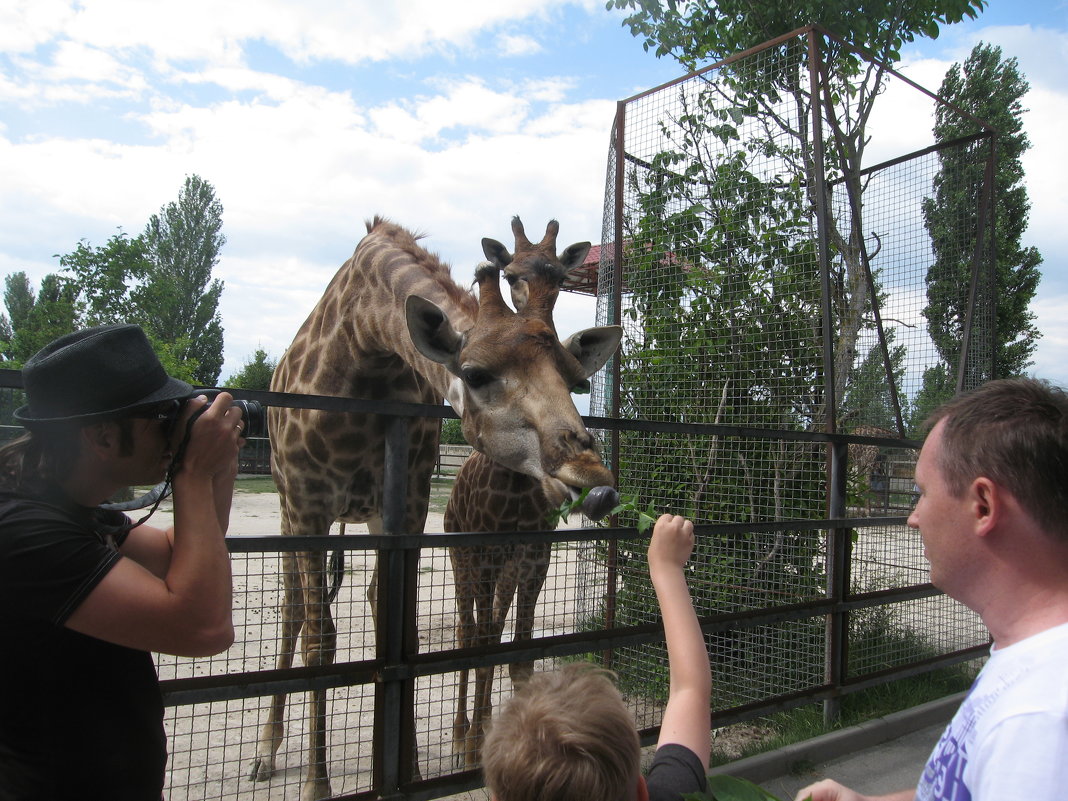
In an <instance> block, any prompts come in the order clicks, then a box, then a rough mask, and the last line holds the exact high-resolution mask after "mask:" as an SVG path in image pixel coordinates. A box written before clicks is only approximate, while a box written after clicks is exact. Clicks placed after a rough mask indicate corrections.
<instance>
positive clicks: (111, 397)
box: [0, 325, 243, 801]
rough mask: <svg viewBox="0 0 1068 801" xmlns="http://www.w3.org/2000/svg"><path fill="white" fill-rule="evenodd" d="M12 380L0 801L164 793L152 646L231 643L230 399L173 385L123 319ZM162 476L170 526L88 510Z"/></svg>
mask: <svg viewBox="0 0 1068 801" xmlns="http://www.w3.org/2000/svg"><path fill="white" fill-rule="evenodd" d="M22 376H23V384H24V388H25V391H26V398H27V403H26V405H24V406H22V407H20V408H19V409H18V410H17V411H16V412H15V418H16V419H17V420H18V421H19V422H20V423H21V424H22V425H23V426H24V427H25V428H26V429H27V433H26V434H24V435H23V436H22V437H21V438H19V439H18V440H16V441H14V442H13V443H10V444H8V445H6V446H4V447H3V448H2V449H0V643H2V644H0V687H3V688H4V689H3V692H2V693H0V801H8V799H11V800H12V801H31V800H32V801H60V799H73V798H78V799H107V801H126V800H128V801H159V799H160V798H161V797H162V790H163V780H164V768H165V765H166V758H167V752H166V736H165V734H164V731H163V708H162V702H161V698H160V692H159V684H158V680H157V677H156V672H155V667H154V665H153V662H152V657H151V655H150V652H160V653H167V654H176V655H180V656H204V655H209V654H215V653H220V652H222V651H224V650H226V649H227V648H228V647H229V646H230V644H231V643H232V642H233V637H234V630H233V622H232V585H231V575H230V559H229V554H228V552H227V549H226V544H225V541H224V535H225V533H226V528H227V525H228V522H229V514H230V504H231V501H232V496H233V487H234V478H235V476H236V474H237V454H238V450H239V448H240V446H241V443H242V434H243V423H242V416H241V409H240V408H238V407H236V406H234V405H232V400H233V399H232V398H231V396H230V395H229V394H227V393H220V394H219V395H217V396H216V397H215V398H214V399H213V400H212V401H211V402H210V404H209V402H208V400H207V398H206V397H205V396H203V395H201V396H194V394H193V391H192V387H191V386H190V385H189V384H187V383H185V382H184V381H179V380H177V379H174V378H170V377H169V376H168V375H167V374H166V372H165V371H164V369H163V366H162V365H161V364H160V362H159V359H158V358H157V357H156V355H155V353H154V352H153V350H152V347H151V345H150V343H149V341H148V339H147V337H146V336H145V334H144V332H143V331H142V330H141V329H140V328H139V327H138V326H134V325H117V326H102V327H97V328H90V329H87V330H83V331H77V332H75V333H73V334H68V335H66V336H63V337H60V338H59V339H57V340H55V341H54V342H52V343H51V344H49V345H47V346H46V347H44V348H43V349H42V350H41V351H40V352H39V353H37V354H36V355H34V356H33V357H32V358H31V359H30V360H29V361H28V362H27V363H26V365H25V367H24V368H23V371H22ZM176 455H177V457H176ZM165 478H166V479H168V480H169V482H170V484H171V486H173V490H174V525H173V526H172V527H171V528H169V529H167V530H162V529H160V528H155V527H153V526H150V525H147V524H145V522H144V518H143V519H142V520H141V521H139V522H137V523H135V522H133V521H131V520H130V519H129V518H128V517H127V516H126V515H125V514H123V513H122V512H120V511H116V510H114V509H108V508H102V506H101V505H102V504H104V502H105V501H107V499H108V498H110V497H112V496H113V495H114V494H115V492H116V491H118V490H120V489H122V488H124V487H127V486H136V485H147V484H155V483H158V482H161V481H163V480H164V479H165Z"/></svg>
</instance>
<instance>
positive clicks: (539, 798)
mask: <svg viewBox="0 0 1068 801" xmlns="http://www.w3.org/2000/svg"><path fill="white" fill-rule="evenodd" d="M612 678H613V674H612V673H611V672H610V671H607V670H603V669H601V668H598V667H597V666H595V665H592V664H589V663H586V662H579V663H574V664H570V665H567V666H565V667H563V668H561V669H560V670H555V671H551V672H545V673H536V674H535V675H534V676H533V677H532V678H531V679H530V681H529V682H528V683H527V685H526V686H525V687H523V688H522V689H521V690H519V691H518V692H517V693H516V695H514V696H513V697H512V698H511V699H510V700H509V701H507V702H506V703H505V704H504V706H503V707H502V708H501V711H500V712H499V713H498V715H497V718H496V720H494V722H493V724H492V725H491V727H490V729H489V733H488V734H487V735H486V741H485V744H484V745H483V747H482V770H483V773H484V775H485V779H486V786H487V787H488V788H489V790H490V792H491V793H492V794H493V796H494V798H496V799H497V801H623V800H624V799H627V798H630V797H631V796H632V793H633V792H634V788H635V787H636V786H637V781H638V775H639V769H640V762H641V748H640V745H639V743H638V730H637V728H636V727H635V725H634V717H633V715H632V714H631V713H630V710H629V709H627V706H626V704H624V703H623V697H622V696H621V695H620V694H619V690H617V689H616V686H615V684H614V683H613V681H612Z"/></svg>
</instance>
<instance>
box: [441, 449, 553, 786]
mask: <svg viewBox="0 0 1068 801" xmlns="http://www.w3.org/2000/svg"><path fill="white" fill-rule="evenodd" d="M555 508H556V507H555V506H553V505H552V504H550V503H549V501H548V499H547V498H546V497H545V493H544V492H542V489H541V486H540V485H539V484H538V483H537V482H536V481H533V480H532V479H531V478H530V477H529V476H526V475H523V474H522V473H517V472H515V471H514V470H509V469H507V468H505V467H502V466H501V465H499V464H497V463H495V462H493V461H492V460H491V459H489V458H488V457H486V456H485V455H484V454H481V453H478V452H477V451H476V452H475V453H473V454H471V456H470V458H468V460H467V461H466V462H465V463H464V465H463V467H462V468H461V469H460V472H459V473H458V474H457V476H456V483H455V485H454V486H453V491H452V494H451V495H450V496H449V503H448V505H447V506H446V508H445V530H446V531H457V532H472V531H498V532H508V531H544V530H546V529H548V528H549V527H550V526H549V523H548V522H547V516H548V515H549V513H550V512H552V511H553V510H554V509H555ZM551 552H552V545H551V543H514V542H509V541H508V539H507V538H506V537H502V539H501V542H500V543H499V544H494V545H478V546H472V547H464V548H450V549H449V559H450V561H451V562H452V571H453V582H454V585H455V588H456V645H457V647H458V648H471V647H475V646H482V645H493V644H496V643H499V642H500V641H501V636H502V634H503V633H504V625H505V620H506V618H507V617H508V610H509V608H510V607H511V605H512V601H513V598H514V600H515V621H514V629H513V631H514V633H513V637H512V641H513V642H522V641H524V640H529V639H530V637H531V632H532V631H533V628H534V609H535V606H536V605H537V601H538V596H539V595H540V594H541V590H542V587H543V586H544V584H545V576H546V575H547V573H548V571H549V558H550V555H551ZM532 671H533V664H532V663H530V662H513V663H512V664H511V665H509V675H510V676H511V679H512V686H513V688H515V687H518V686H519V685H521V684H522V683H523V682H525V681H526V680H527V679H528V678H530V674H531V673H532ZM493 673H494V667H493V666H483V667H479V668H476V669H475V691H474V695H473V697H472V699H471V717H470V718H468V714H467V707H468V685H469V680H470V677H469V674H468V671H467V670H466V669H465V670H461V671H460V676H459V690H458V695H457V699H456V713H455V716H454V718H453V727H452V742H453V760H454V762H455V763H456V765H457V767H463V768H466V769H474V768H476V767H477V766H478V765H479V764H480V762H481V758H480V757H481V752H482V740H483V737H484V730H485V725H486V723H487V721H488V720H489V717H490V712H491V710H492V702H491V700H490V694H491V693H492V691H493Z"/></svg>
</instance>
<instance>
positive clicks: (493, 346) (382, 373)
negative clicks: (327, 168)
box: [251, 217, 622, 801]
mask: <svg viewBox="0 0 1068 801" xmlns="http://www.w3.org/2000/svg"><path fill="white" fill-rule="evenodd" d="M517 223H518V218H516V220H515V221H513V230H515V228H516V224H517ZM518 225H519V230H522V226H521V223H518ZM416 240H417V237H416V236H415V235H414V234H412V233H411V232H410V231H407V230H405V229H404V228H401V227H400V226H398V225H395V224H394V223H392V222H389V221H387V220H384V219H381V218H377V217H376V218H375V219H374V221H373V222H371V223H369V224H368V234H367V236H365V237H364V238H363V239H362V240H361V241H360V243H359V244H358V245H357V247H356V250H355V252H354V253H353V255H352V257H351V258H350V259H349V260H348V261H346V262H345V263H344V264H343V265H342V266H341V268H340V269H339V270H338V272H337V274H336V275H335V276H334V278H333V280H332V281H331V282H330V284H329V285H328V286H327V289H326V291H325V292H324V294H323V297H322V298H321V299H320V301H319V302H318V304H317V305H316V306H315V308H314V309H313V310H312V312H311V314H310V315H309V317H308V319H307V320H306V321H305V323H304V325H302V326H301V328H300V330H299V331H298V332H297V335H296V337H295V338H294V340H293V343H292V345H291V346H290V348H289V349H288V350H287V351H286V353H285V354H284V355H283V356H282V358H281V359H280V360H279V364H278V367H277V369H276V370H275V374H274V378H273V380H272V382H271V389H272V390H273V391H276V392H292V393H302V394H316V395H335V396H343V397H357V398H366V399H372V400H382V401H389V400H395V401H408V402H416V403H431V404H433V403H441V402H442V399H443V398H448V399H449V402H450V404H451V405H452V407H453V409H454V410H455V411H456V412H457V414H458V415H459V416H460V418H461V422H462V428H463V431H464V436H465V437H466V438H467V440H468V442H470V443H471V444H472V445H474V447H475V448H476V449H477V450H479V451H482V452H484V453H486V454H487V455H489V456H490V457H491V458H492V459H493V460H494V461H495V462H496V463H498V464H500V465H502V466H507V467H508V468H509V469H510V470H513V471H516V472H519V473H522V474H524V475H526V476H529V477H530V479H531V480H532V481H533V482H535V483H536V484H537V485H538V486H539V487H540V488H541V491H542V493H543V494H544V495H545V497H546V498H547V499H550V500H554V501H555V503H557V504H559V503H560V502H561V501H562V500H563V499H564V498H565V497H567V496H568V495H569V494H571V493H572V492H573V491H574V490H573V489H572V488H576V487H586V486H594V485H597V484H603V483H606V482H608V481H610V480H611V473H610V472H609V471H608V470H607V469H606V468H605V467H604V465H603V464H602V463H601V460H600V456H599V453H598V452H597V447H596V442H595V440H594V438H593V437H592V435H590V433H589V432H588V431H587V430H586V428H585V426H584V425H583V423H582V419H581V417H580V415H579V414H578V411H577V410H576V409H575V407H574V403H573V402H572V401H571V397H570V388H571V387H573V386H576V385H579V384H581V383H582V382H583V381H585V379H586V378H587V377H588V376H589V375H591V374H592V373H593V372H595V371H596V370H598V369H600V367H601V366H603V364H604V362H605V361H606V360H607V359H608V357H609V356H610V355H611V353H612V352H614V350H615V348H616V347H617V346H618V343H619V339H620V337H621V335H622V331H621V330H619V329H618V328H616V327H608V328H600V329H587V330H586V331H583V332H579V334H576V335H575V336H573V337H572V338H570V339H569V340H568V342H567V343H561V342H560V341H559V340H558V339H557V338H556V334H555V330H554V329H553V328H552V326H551V323H546V322H545V320H544V319H543V317H542V316H539V315H536V314H533V313H530V314H517V313H516V312H513V311H512V310H511V309H509V308H508V307H507V305H506V304H505V303H504V301H503V298H502V297H501V294H500V284H499V272H500V269H501V268H502V267H504V266H505V265H507V264H509V263H510V262H511V261H512V258H513V257H512V256H511V254H509V253H508V252H507V250H506V249H505V248H504V246H503V245H501V244H500V243H498V242H496V241H495V240H490V239H486V240H483V249H484V250H485V251H486V254H487V256H488V257H489V258H490V259H491V260H492V263H489V264H486V265H483V266H481V267H480V268H479V270H478V271H477V273H476V283H477V284H478V287H479V294H478V296H477V297H476V296H475V295H474V294H472V293H471V292H470V291H468V290H465V289H463V288H461V287H459V286H458V285H457V284H456V283H455V282H454V281H453V280H452V277H451V275H450V271H449V268H448V267H447V266H446V265H445V264H443V263H442V262H441V261H440V260H439V259H438V258H437V257H435V256H433V255H431V254H430V253H428V252H427V251H425V250H424V249H423V248H422V247H420V246H419V244H418V243H417V241H416ZM546 244H548V246H549V247H548V248H546V247H542V246H544V245H546ZM539 247H541V250H540V251H538V252H537V253H536V254H528V256H530V257H533V256H535V255H536V256H537V258H538V259H540V260H542V261H544V260H546V259H547V258H548V257H549V255H551V258H552V260H555V261H556V262H557V263H560V260H558V259H556V255H555V232H554V233H553V236H552V237H551V240H550V238H549V237H548V234H547V237H546V240H543V242H542V243H541V245H539ZM574 247H575V246H572V248H574ZM517 250H518V248H517ZM586 250H588V244H587V245H586V248H585V249H582V248H579V250H578V251H574V252H572V249H570V248H569V249H568V250H566V251H565V252H564V254H562V255H563V257H564V258H565V260H566V262H567V263H566V264H565V267H566V266H570V260H571V258H572V257H573V256H574V255H578V258H579V261H581V258H582V257H584V255H585V252H586ZM491 254H492V255H491ZM516 255H517V257H519V255H520V254H519V253H517V254H516ZM554 297H555V296H554ZM530 301H531V309H536V308H540V306H541V304H542V299H541V298H540V297H539V296H538V295H537V293H532V294H531V297H530ZM268 423H269V428H270V436H271V445H272V455H271V467H272V473H273V474H274V476H275V482H276V484H277V486H278V492H279V499H280V504H281V524H282V534H283V535H322V534H327V533H328V532H329V530H330V526H331V524H332V523H333V522H334V521H335V520H340V521H342V522H353V523H355V522H365V523H367V526H368V528H369V530H370V531H371V532H372V533H383V531H382V529H383V523H382V508H383V503H384V500H385V499H384V497H383V474H382V465H383V463H384V460H383V455H384V448H385V444H384V426H383V424H382V420H381V418H380V417H379V416H377V415H361V414H348V413H337V412H325V411H318V410H307V409H289V408H281V407H272V408H270V409H269V410H268ZM439 430H440V420H439V419H437V418H416V419H413V420H411V421H410V424H409V456H408V481H407V486H408V492H407V497H406V498H405V504H404V508H405V516H404V523H403V525H404V529H403V530H404V532H405V533H420V532H422V531H423V527H424V524H425V521H426V514H427V507H428V499H429V495H430V478H431V474H432V471H433V467H434V461H435V457H436V453H437V447H438V440H439ZM385 533H399V532H385ZM324 562H325V557H324V555H323V554H321V553H319V554H306V553H298V554H293V555H287V556H286V557H284V559H283V579H284V593H285V596H284V601H283V603H282V607H281V613H282V619H281V639H280V650H279V655H278V663H277V665H278V667H279V668H283V669H284V668H288V667H290V666H291V665H292V663H293V658H294V653H295V650H296V646H297V640H298V637H299V638H301V652H302V656H303V659H304V663H305V665H308V666H315V665H329V664H332V663H333V660H334V653H335V648H336V631H335V628H334V624H333V621H332V619H331V614H330V607H329V601H328V599H327V588H326V587H325V582H324V575H325V573H326V571H325V564H324ZM376 579H377V567H376V573H375V575H374V576H373V577H372V580H371V586H370V587H369V589H368V599H369V601H370V602H371V604H372V610H374V608H375V606H376ZM285 702H286V697H285V695H278V696H275V698H274V699H273V702H272V704H271V708H270V710H269V713H268V720H267V722H266V723H265V724H264V727H263V730H262V733H261V737H260V741H259V745H258V747H257V756H256V760H255V762H254V764H253V768H252V776H251V777H252V778H253V779H256V780H264V779H268V778H269V777H270V776H271V775H272V773H273V772H274V767H275V755H276V752H277V749H278V747H279V745H280V743H281V740H282V739H283V735H284V717H285ZM307 715H308V721H309V724H308V727H309V731H308V754H307V763H306V770H307V772H306V774H305V781H304V786H303V789H302V793H301V801H313V800H314V799H319V798H326V797H329V796H330V795H331V788H330V780H329V775H328V771H327V769H326V699H325V694H324V692H322V691H309V692H308V711H307ZM405 725H406V726H407V727H408V728H409V731H410V732H411V734H412V736H414V721H408V722H407V723H406V724H405Z"/></svg>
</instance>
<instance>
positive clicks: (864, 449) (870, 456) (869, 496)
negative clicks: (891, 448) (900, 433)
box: [846, 424, 897, 516]
mask: <svg viewBox="0 0 1068 801" xmlns="http://www.w3.org/2000/svg"><path fill="white" fill-rule="evenodd" d="M850 433H851V434H856V435H857V436H861V437H888V438H893V437H896V436H897V434H895V433H894V432H893V431H888V430H887V429H885V428H880V427H878V426H873V425H867V424H862V425H858V426H855V427H854V428H853V430H852V431H851V432H850ZM846 451H847V456H848V460H849V461H848V464H849V471H850V473H852V474H853V475H854V476H855V477H856V481H857V483H858V487H859V491H860V493H861V495H862V496H863V499H864V514H865V516H870V515H871V512H872V501H873V500H874V501H876V502H877V503H878V505H879V506H880V507H882V511H883V512H885V511H886V506H887V503H888V492H889V490H888V485H887V484H886V483H885V482H887V481H888V480H889V478H888V476H887V475H886V470H887V465H886V460H885V454H884V453H883V451H884V448H882V447H881V446H879V445H867V444H864V443H861V442H851V443H849V445H847V446H846ZM880 480H881V481H882V482H884V483H883V484H882V485H880V484H879V482H880Z"/></svg>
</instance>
